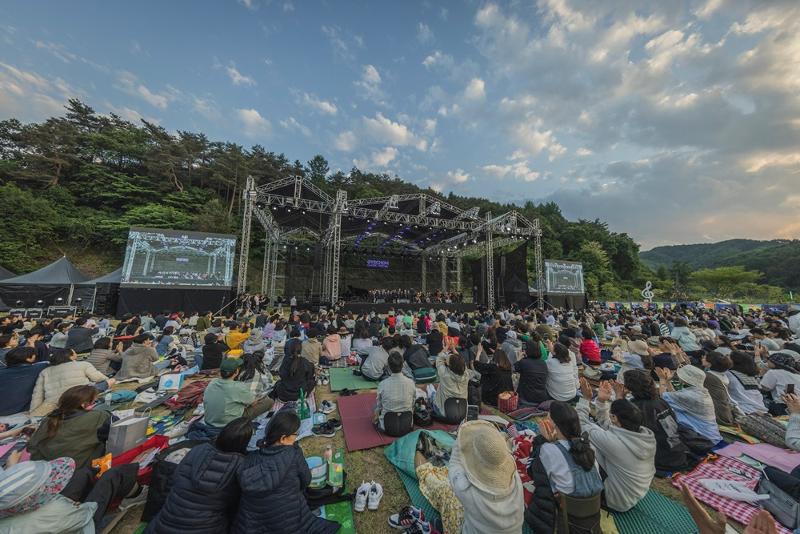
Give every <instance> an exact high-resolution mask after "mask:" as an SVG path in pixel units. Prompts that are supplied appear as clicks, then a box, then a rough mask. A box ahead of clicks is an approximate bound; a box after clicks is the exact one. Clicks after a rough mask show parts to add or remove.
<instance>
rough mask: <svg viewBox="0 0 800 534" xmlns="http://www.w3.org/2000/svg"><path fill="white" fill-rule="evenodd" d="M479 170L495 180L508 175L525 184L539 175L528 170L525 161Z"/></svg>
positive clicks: (485, 166) (489, 166) (493, 165)
mask: <svg viewBox="0 0 800 534" xmlns="http://www.w3.org/2000/svg"><path fill="white" fill-rule="evenodd" d="M481 169H483V172H485V173H487V174H489V175H491V176H494V177H495V178H505V177H506V176H508V175H509V174H510V175H511V176H514V177H515V178H519V179H520V180H523V181H525V182H533V181H535V180H537V179H538V178H539V176H540V175H541V174H540V173H539V172H537V171H534V170H532V169H530V167H528V162H527V161H517V162H515V163H513V164H511V165H495V164H492V165H484V166H483V167H481Z"/></svg>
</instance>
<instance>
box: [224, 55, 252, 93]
mask: <svg viewBox="0 0 800 534" xmlns="http://www.w3.org/2000/svg"><path fill="white" fill-rule="evenodd" d="M225 71H226V72H227V73H228V76H229V77H230V79H231V81H232V82H233V85H236V86H239V85H243V86H245V87H252V86H254V85H256V81H255V80H254V79H253V78H251V77H250V76H246V75H244V74H242V73H241V72H239V70H238V69H237V68H236V65H235V64H234V63H233V62H232V61H231V62H230V63H229V64H228V66H227V67H225Z"/></svg>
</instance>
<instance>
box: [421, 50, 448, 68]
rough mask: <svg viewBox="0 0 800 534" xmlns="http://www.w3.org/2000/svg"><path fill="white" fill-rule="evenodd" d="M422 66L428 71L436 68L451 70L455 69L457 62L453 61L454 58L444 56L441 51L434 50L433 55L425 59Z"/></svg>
mask: <svg viewBox="0 0 800 534" xmlns="http://www.w3.org/2000/svg"><path fill="white" fill-rule="evenodd" d="M422 64H423V65H424V66H425V68H426V69H432V68H434V67H443V68H446V69H449V68H452V67H453V65H454V64H455V62H454V61H453V56H451V55H449V54H444V53H442V51H441V50H434V51H433V53H432V54H429V55H427V56H425V59H423V60H422Z"/></svg>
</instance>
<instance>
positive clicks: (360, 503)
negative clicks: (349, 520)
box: [353, 482, 370, 512]
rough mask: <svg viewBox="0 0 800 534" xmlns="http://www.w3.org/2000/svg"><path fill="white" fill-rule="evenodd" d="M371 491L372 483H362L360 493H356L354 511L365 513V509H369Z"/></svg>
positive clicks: (359, 488)
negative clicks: (368, 500) (368, 502)
mask: <svg viewBox="0 0 800 534" xmlns="http://www.w3.org/2000/svg"><path fill="white" fill-rule="evenodd" d="M369 489H370V483H369V482H362V483H361V485H360V486H359V487H358V491H357V492H356V500H355V503H354V504H353V510H355V511H356V512H363V511H364V508H366V507H367V499H368V498H369Z"/></svg>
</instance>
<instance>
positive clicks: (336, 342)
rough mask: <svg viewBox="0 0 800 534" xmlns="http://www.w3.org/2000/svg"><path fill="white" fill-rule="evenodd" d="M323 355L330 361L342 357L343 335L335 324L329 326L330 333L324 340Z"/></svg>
mask: <svg viewBox="0 0 800 534" xmlns="http://www.w3.org/2000/svg"><path fill="white" fill-rule="evenodd" d="M322 356H324V357H325V358H327V359H328V361H334V360H339V359H341V357H342V336H340V335H339V331H338V330H337V329H336V327H335V326H333V325H330V326H328V335H327V336H325V339H324V340H323V341H322Z"/></svg>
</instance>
